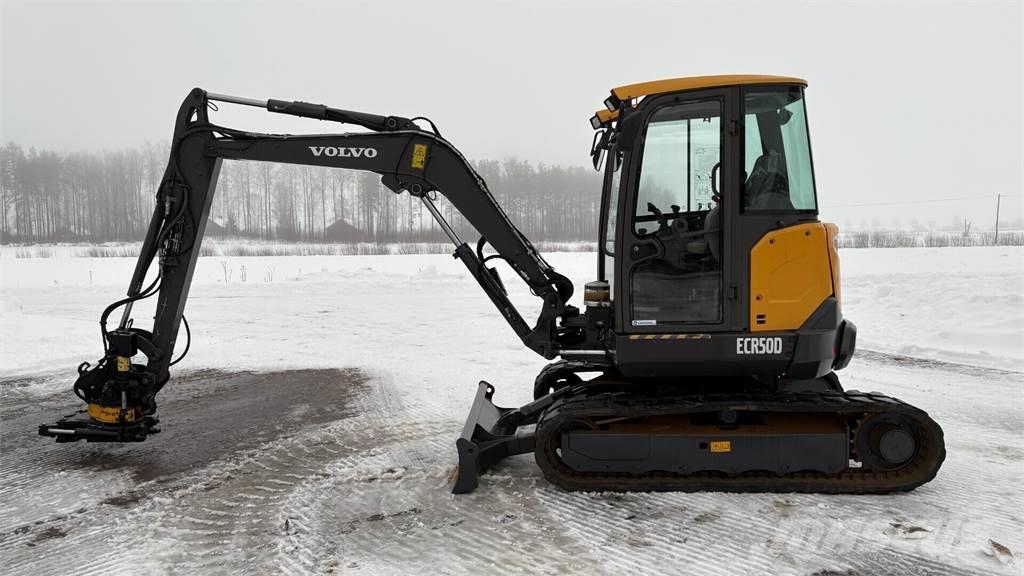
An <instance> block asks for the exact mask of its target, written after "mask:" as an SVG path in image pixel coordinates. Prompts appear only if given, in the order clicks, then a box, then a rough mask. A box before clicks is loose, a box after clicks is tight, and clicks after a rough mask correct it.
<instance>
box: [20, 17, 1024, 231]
mask: <svg viewBox="0 0 1024 576" xmlns="http://www.w3.org/2000/svg"><path fill="white" fill-rule="evenodd" d="M1021 6H1022V4H1021V3H1020V2H998V3H958V4H940V3H935V2H919V3H902V4H867V3H820V4H818V3H814V4H812V3H766V2H759V3H675V4H643V5H636V6H633V5H627V4H626V3H617V4H583V3H567V4H556V5H550V4H523V5H513V4H492V3H473V4H470V3H461V4H435V3H420V4H415V5H409V4H396V3H376V4H342V5H326V4H296V3H280V4H264V5H259V6H250V5H244V4H234V3H229V4H174V5H154V4H142V5H128V4H74V5H66V4H48V3H46V4H44V3H38V4H33V5H29V4H17V3H9V2H5V3H3V4H2V5H0V21H2V24H0V81H2V88H0V98H2V101H0V108H2V114H0V140H2V141H3V142H7V141H14V142H17V143H19V144H21V145H23V146H25V147H26V148H27V147H29V146H34V147H37V148H46V149H55V150H58V151H78V150H100V149H117V148H121V147H132V146H137V145H139V144H140V143H142V142H146V141H153V142H165V141H167V140H168V139H169V137H170V135H171V129H172V123H173V117H174V113H175V111H176V110H177V108H178V105H179V104H180V102H181V99H182V98H183V97H184V96H185V95H186V94H187V92H188V90H189V89H190V88H192V87H194V86H199V87H202V88H205V89H208V90H210V91H213V92H221V93H227V94H236V95H242V96H250V97H256V98H279V99H289V100H291V99H295V100H306V101H311V102H318V103H324V104H328V105H331V106H335V107H339V108H348V109H355V110H364V111H370V112H377V113H382V114H398V115H404V116H416V115H425V116H429V117H430V118H431V119H432V120H434V122H436V123H437V125H438V126H439V128H440V129H441V131H442V132H443V133H444V135H445V136H446V137H447V138H448V139H449V140H451V141H452V142H453V143H455V144H456V145H457V146H458V147H459V148H460V149H461V150H462V151H463V152H464V153H465V154H466V155H467V156H469V157H470V158H475V159H480V158H489V159H502V158H504V157H506V156H515V157H518V158H522V159H525V160H529V161H531V162H534V163H537V162H544V163H548V164H561V165H584V164H586V163H587V162H588V160H589V159H588V157H587V152H588V149H589V145H590V141H591V136H592V131H591V130H590V127H589V125H588V122H587V120H588V118H589V117H590V116H591V114H592V113H593V111H594V110H596V109H597V108H598V107H600V105H601V101H602V100H603V99H604V97H605V96H606V95H607V93H608V90H609V88H611V87H612V86H616V85H620V84H626V83H633V82H639V81H646V80H652V79H659V78H666V77H675V76H690V75H700V74H723V73H765V74H784V75H793V76H800V77H804V78H806V79H808V80H809V82H810V86H809V89H808V92H807V94H808V115H809V119H810V123H811V138H812V143H813V149H814V160H815V168H816V171H817V182H818V191H819V201H820V203H821V205H822V207H823V216H824V217H826V219H830V220H837V221H839V222H840V223H841V224H844V225H846V226H854V227H861V226H862V225H865V224H867V223H870V222H872V221H875V222H877V223H880V224H882V225H892V224H895V223H896V222H897V220H898V221H899V222H900V223H902V224H905V225H909V224H910V223H911V222H912V221H917V222H918V223H919V224H921V225H928V224H934V225H937V226H950V225H951V222H953V221H955V220H957V219H962V218H964V217H967V218H970V219H971V220H973V221H974V222H975V226H976V227H982V226H985V227H991V223H992V220H993V218H994V211H995V201H994V196H995V195H996V194H999V193H1002V194H1007V195H1009V196H1008V197H1007V198H1004V199H1003V211H1004V212H1003V217H1002V220H1003V221H1004V222H1012V221H1015V220H1018V219H1020V218H1021V216H1022V214H1024V209H1022V201H1021V200H1022V199H1021V194H1022V193H1024V176H1022V173H1024V168H1022V158H1024V146H1022V140H1024V125H1022V112H1021V108H1022V103H1024V91H1022V75H1024V56H1022V53H1024V47H1022V40H1021V38H1022V34H1024V16H1022V7H1021ZM215 121H217V122H218V123H222V124H226V125H231V126H237V127H241V128H251V129H259V130H262V131H278V132H315V131H336V130H337V129H336V128H335V127H334V126H331V125H328V124H322V123H317V122H316V121H312V120H302V119H294V118H287V117H280V116H277V115H270V114H267V113H265V112H262V113H261V112H260V111H258V110H246V109H238V108H236V107H231V106H227V105H225V106H222V112H221V113H219V115H218V116H216V120H215ZM977 196H983V197H986V198H972V199H965V200H956V201H946V200H947V199H953V198H964V197H977ZM897 202H900V203H901V204H892V203H897ZM903 202H917V203H913V204H910V203H903ZM860 204H869V206H860V207H851V206H850V205H860Z"/></svg>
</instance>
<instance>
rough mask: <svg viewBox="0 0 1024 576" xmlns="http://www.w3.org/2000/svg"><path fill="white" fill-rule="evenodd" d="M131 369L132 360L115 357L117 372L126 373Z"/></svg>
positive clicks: (124, 357) (125, 357)
mask: <svg viewBox="0 0 1024 576" xmlns="http://www.w3.org/2000/svg"><path fill="white" fill-rule="evenodd" d="M131 369H132V359H131V358H129V357H127V356H118V357H117V371H118V372H128V371H129V370H131Z"/></svg>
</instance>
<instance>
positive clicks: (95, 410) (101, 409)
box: [89, 404, 140, 424]
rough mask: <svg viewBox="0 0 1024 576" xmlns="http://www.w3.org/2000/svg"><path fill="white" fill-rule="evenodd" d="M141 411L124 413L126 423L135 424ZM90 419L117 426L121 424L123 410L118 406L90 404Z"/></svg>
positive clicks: (129, 410) (130, 409)
mask: <svg viewBox="0 0 1024 576" xmlns="http://www.w3.org/2000/svg"><path fill="white" fill-rule="evenodd" d="M139 412H140V411H138V410H137V409H135V408H129V409H127V410H125V411H124V421H125V422H135V420H136V419H137V416H138V414H139ZM89 417H90V418H92V419H93V420H95V421H97V422H103V423H104V424H117V423H119V422H121V409H120V408H118V407H116V406H100V405H99V404H89Z"/></svg>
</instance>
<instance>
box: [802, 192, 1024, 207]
mask: <svg viewBox="0 0 1024 576" xmlns="http://www.w3.org/2000/svg"><path fill="white" fill-rule="evenodd" d="M1001 196H1002V197H1003V198H1020V197H1021V196H1024V194H1002V195H1001ZM995 197H996V195H995V194H992V195H988V196H961V197H960V198H934V199H931V200H903V201H899V202H867V203H864V204H832V205H826V206H822V208H857V207H861V206H896V205H899V204H932V203H935V202H959V201H961V200H991V199H994V198H995Z"/></svg>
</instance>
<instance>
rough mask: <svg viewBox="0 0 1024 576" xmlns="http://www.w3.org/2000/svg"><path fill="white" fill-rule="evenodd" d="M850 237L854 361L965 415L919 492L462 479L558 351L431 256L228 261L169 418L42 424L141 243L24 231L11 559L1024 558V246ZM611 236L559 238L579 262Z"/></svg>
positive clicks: (14, 386) (211, 271) (291, 567)
mask: <svg viewBox="0 0 1024 576" xmlns="http://www.w3.org/2000/svg"><path fill="white" fill-rule="evenodd" d="M841 257H842V266H843V269H842V272H843V279H844V284H843V294H842V298H843V309H844V310H843V311H844V314H845V315H846V316H847V317H848V318H850V319H852V320H854V321H855V322H856V323H857V325H858V327H859V342H858V344H859V348H860V350H859V353H858V356H857V357H856V358H855V359H854V361H853V363H852V364H851V365H850V367H849V368H847V369H846V370H844V371H843V372H842V373H841V375H840V376H841V379H842V380H843V383H844V385H845V386H846V387H847V388H848V389H860V390H879V391H883V392H886V393H889V394H892V395H894V396H897V397H899V398H901V399H903V400H905V401H908V402H910V403H912V404H915V405H917V406H920V407H921V408H923V409H924V410H926V411H928V412H929V414H930V415H931V416H932V417H933V418H934V419H935V420H936V421H937V422H939V423H940V424H941V425H942V426H943V428H944V430H945V434H946V444H947V450H948V456H947V459H946V462H945V464H944V465H943V468H942V469H941V470H940V472H939V475H938V477H937V478H936V479H935V480H934V481H933V482H931V483H929V484H926V485H925V486H922V487H921V488H918V489H917V490H915V491H914V492H911V493H909V494H900V495H891V496H823V495H796V494H721V493H697V494H674V493H666V494H625V495H621V494H606V493H566V492H563V491H561V490H559V489H557V488H554V487H552V486H550V485H549V484H547V483H546V482H545V481H544V479H543V478H542V477H541V475H540V473H539V471H538V470H537V468H536V466H535V464H534V463H533V461H532V458H531V457H529V456H521V457H516V458H513V459H510V460H508V461H507V462H506V463H504V464H503V465H501V466H500V467H498V468H497V469H495V470H493V471H491V472H490V473H489V474H488V475H486V476H485V477H483V480H482V483H481V486H480V488H479V489H478V490H477V491H476V492H474V493H473V494H469V495H465V496H458V497H456V496H452V495H451V494H450V493H449V488H448V476H449V474H450V472H451V470H452V468H453V466H454V463H455V448H454V439H455V437H456V436H457V435H458V433H459V431H460V430H461V427H462V424H463V420H464V418H465V416H466V413H467V411H468V409H469V404H470V402H471V401H472V398H473V395H474V392H475V390H476V383H477V381H478V380H480V379H486V380H488V381H489V382H491V383H492V384H494V385H495V387H496V388H497V394H496V395H495V402H496V403H498V404H499V405H504V406H512V405H519V404H521V403H524V402H526V401H528V400H529V399H530V395H531V389H532V388H531V387H532V382H533V378H534V376H535V375H536V373H537V372H538V371H539V370H540V368H541V367H542V366H543V365H544V364H545V361H544V360H543V359H542V358H540V357H538V356H536V355H534V354H533V353H532V352H530V351H528V350H527V349H525V348H524V347H523V346H522V344H521V343H520V342H519V340H518V339H517V338H516V337H515V335H514V334H513V333H512V331H511V330H510V329H509V328H508V327H507V325H506V324H505V323H504V321H503V320H502V319H501V317H500V316H499V315H498V314H497V312H495V311H494V309H493V307H492V306H491V303H490V301H489V300H488V299H487V298H486V296H485V295H484V294H483V292H482V291H480V289H479V288H478V287H477V286H476V284H475V283H474V282H473V281H472V279H471V278H470V276H469V275H468V273H467V272H465V271H464V270H463V269H462V268H461V266H460V264H459V263H458V262H457V261H453V260H452V258H451V257H449V256H432V255H410V256H397V255H396V256H305V257H251V258H240V257H210V258H202V259H201V260H200V263H199V265H198V268H197V271H196V275H195V281H194V284H193V289H192V296H191V298H190V300H189V304H188V307H187V309H186V315H187V316H188V318H189V320H190V323H191V325H192V334H193V341H192V349H191V352H189V355H188V357H187V359H186V360H184V361H183V362H182V363H181V364H180V365H178V366H176V367H175V369H174V372H173V374H174V375H173V376H172V380H171V383H170V384H169V385H168V387H167V389H166V390H164V391H163V392H162V393H161V399H162V402H161V409H160V415H161V420H162V426H163V428H164V432H162V433H161V434H159V435H157V436H154V437H153V438H151V439H150V440H148V441H146V442H145V443H143V444H137V445H130V446H115V445H102V444H88V445H86V444H83V443H79V444H77V445H76V444H66V445H57V444H55V443H53V442H52V441H50V440H47V439H43V438H40V437H38V436H35V427H36V426H37V425H38V424H41V423H44V422H48V421H52V420H54V419H55V418H56V417H57V416H60V415H62V414H66V413H69V412H71V411H73V410H76V409H78V407H79V403H78V401H77V399H76V398H75V397H74V396H73V395H72V393H71V392H70V384H71V382H72V381H73V378H74V374H75V371H74V368H75V366H77V365H78V364H79V363H80V362H82V361H86V360H89V361H93V360H95V359H96V358H97V357H98V356H99V355H100V351H101V344H100V339H99V330H98V327H97V324H96V320H97V317H98V314H99V312H100V311H101V310H102V309H103V307H104V306H106V305H107V304H108V303H109V302H111V301H113V300H115V299H117V298H118V297H120V296H121V295H123V291H124V288H125V286H126V284H127V280H128V278H129V277H130V275H131V271H132V268H133V266H134V261H133V260H132V259H126V258H95V259H93V258H66V257H57V258H39V259H31V258H20V259H15V258H12V257H9V256H7V255H0V296H2V298H0V337H2V349H0V391H2V398H0V417H2V422H3V427H2V430H0V441H2V443H0V448H2V462H0V559H2V565H3V572H4V573H11V574H58V573H76V574H100V573H103V574H109V573H168V574H187V573H197V572H213V573H238V572H241V571H243V570H244V571H247V572H250V573H253V574H265V573H284V574H293V573H294V574H300V573H351V574H420V573H456V574H463V573H465V574H485V573H495V572H511V573H597V574H613V573H694V574H704V573H728V574H737V573H738V574H762V573H763V574H794V575H808V576H809V575H812V574H819V575H823V574H849V575H867V574H946V573H965V574H1020V573H1022V566H1024V560H1022V559H1021V558H1020V556H1021V554H1024V536H1022V534H1024V513H1022V512H1021V511H1022V510H1024V496H1022V493H1021V490H1020V488H1019V485H1020V478H1021V477H1022V475H1024V465H1022V463H1024V439H1022V435H1021V429H1022V425H1024V422H1022V419H1024V418H1022V408H1024V389H1022V386H1024V373H1022V371H1024V249H1021V248H1010V247H1007V248H948V249H942V248H916V249H863V250H843V251H842V252H841ZM595 259H596V257H595V255H593V254H586V253H574V254H568V253H564V254H551V255H549V257H548V260H549V261H550V262H551V263H552V264H553V265H554V266H555V267H556V269H558V270H559V271H561V272H563V273H565V274H567V275H568V276H569V277H571V278H572V279H573V280H574V281H575V282H576V284H577V286H581V285H582V283H583V282H586V281H587V280H590V279H592V276H593V268H594V263H595ZM504 276H505V282H506V284H507V285H509V287H510V289H511V292H512V296H513V300H514V301H515V302H516V303H517V304H520V305H521V309H522V311H523V313H524V316H525V317H527V318H528V320H530V321H532V319H533V318H534V317H535V312H536V309H537V303H536V302H535V299H533V298H532V297H531V296H530V295H529V294H528V292H527V291H526V290H525V288H523V287H520V286H519V285H518V282H517V280H516V279H515V278H514V277H513V276H512V275H511V274H510V273H508V272H506V273H505V274H504ZM243 278H244V280H243ZM576 299H577V300H578V296H577V298H576ZM576 303H577V304H579V302H576ZM151 315H152V308H151V307H147V306H139V307H138V308H137V312H136V314H135V318H136V322H137V323H138V325H140V326H146V325H148V322H147V321H146V320H147V319H148V318H149V317H150V316H151ZM183 341H184V338H183V337H182V338H180V339H179V345H181V344H182V343H183ZM179 351H180V350H179Z"/></svg>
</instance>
